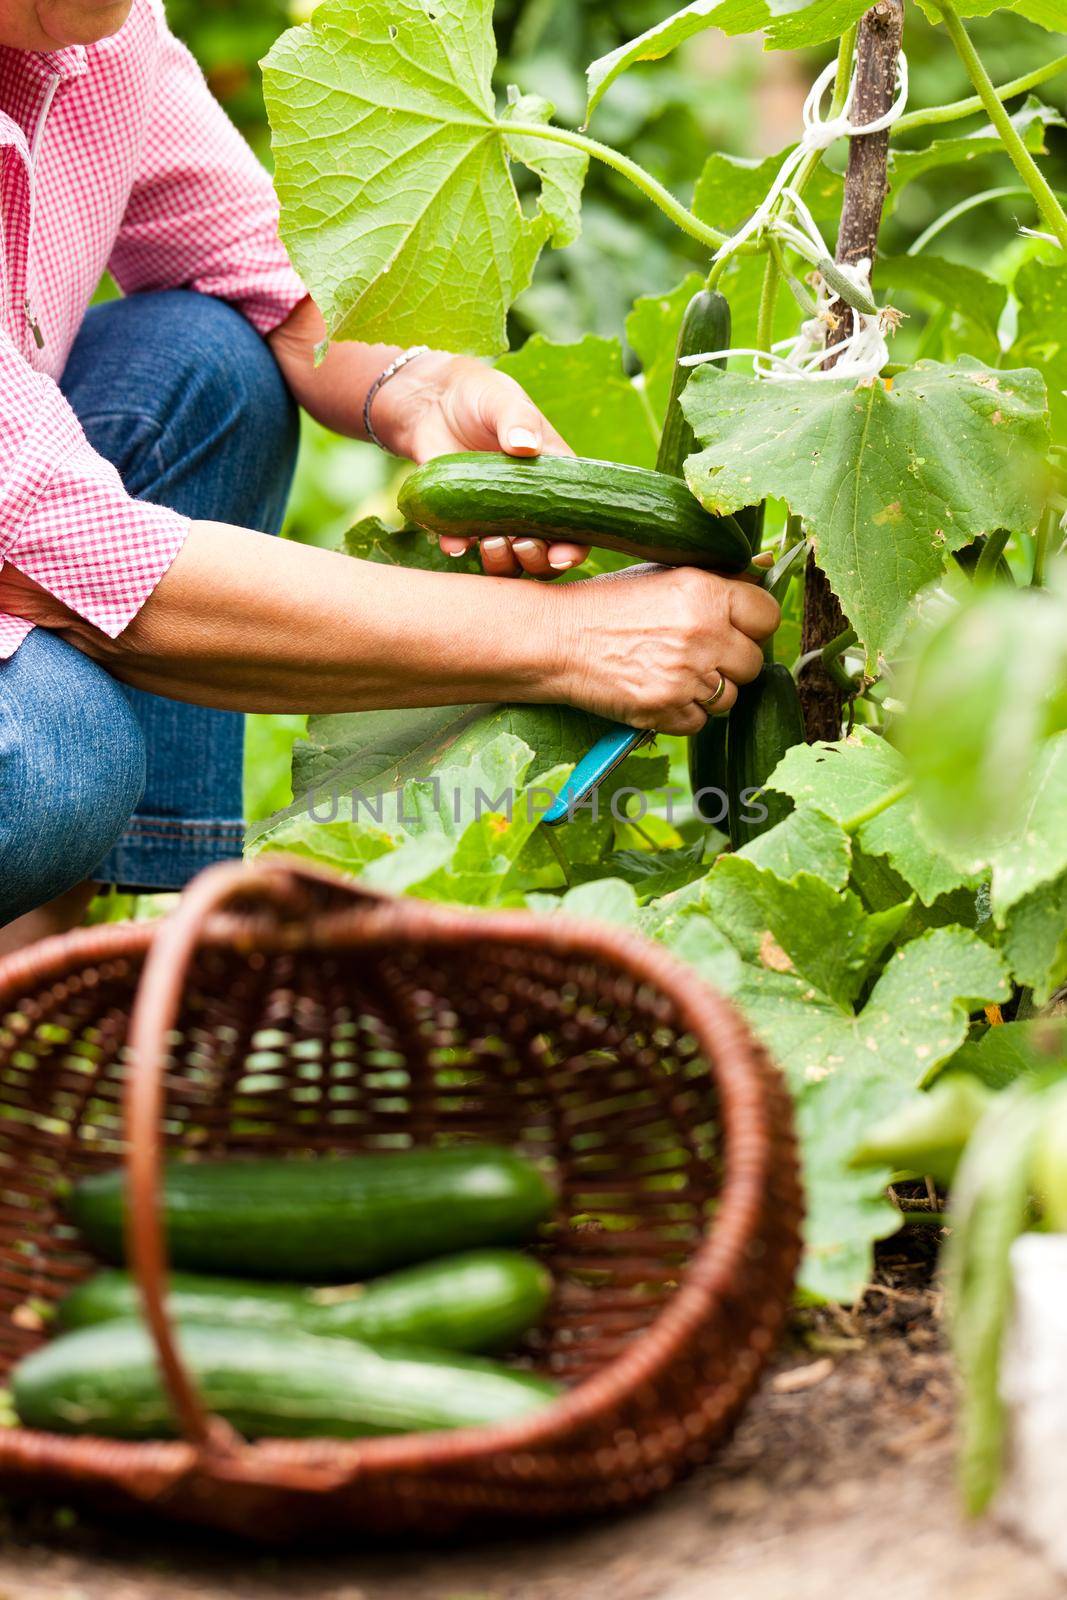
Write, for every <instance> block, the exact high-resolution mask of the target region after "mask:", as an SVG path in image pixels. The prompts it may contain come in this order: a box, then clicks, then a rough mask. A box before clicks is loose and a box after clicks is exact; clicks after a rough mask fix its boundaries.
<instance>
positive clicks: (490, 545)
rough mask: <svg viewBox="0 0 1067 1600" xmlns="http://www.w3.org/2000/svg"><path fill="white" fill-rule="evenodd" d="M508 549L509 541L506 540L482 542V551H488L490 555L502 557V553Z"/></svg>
mask: <svg viewBox="0 0 1067 1600" xmlns="http://www.w3.org/2000/svg"><path fill="white" fill-rule="evenodd" d="M507 547H508V541H507V540H506V539H483V540H482V549H483V550H485V551H487V552H488V553H489V554H490V555H493V556H498V555H500V554H501V552H502V551H504V550H506V549H507Z"/></svg>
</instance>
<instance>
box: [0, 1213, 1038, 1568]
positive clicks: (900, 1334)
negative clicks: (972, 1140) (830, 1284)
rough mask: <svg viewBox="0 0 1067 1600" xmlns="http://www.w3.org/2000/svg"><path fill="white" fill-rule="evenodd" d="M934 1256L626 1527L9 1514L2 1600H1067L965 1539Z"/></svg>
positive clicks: (782, 1383) (825, 1338) (774, 1381)
mask: <svg viewBox="0 0 1067 1600" xmlns="http://www.w3.org/2000/svg"><path fill="white" fill-rule="evenodd" d="M924 1232H928V1233H930V1234H932V1232H933V1230H924ZM930 1243H932V1240H931V1241H930ZM929 1250H930V1244H929V1243H927V1242H926V1241H923V1242H922V1243H920V1244H918V1246H917V1247H916V1246H915V1245H913V1246H912V1247H910V1248H907V1249H905V1250H904V1251H903V1252H900V1250H899V1247H897V1251H898V1253H896V1254H894V1253H893V1252H892V1251H889V1252H883V1254H882V1256H881V1259H880V1262H879V1268H878V1273H877V1281H876V1283H875V1285H873V1286H872V1287H871V1288H870V1289H869V1291H868V1292H867V1294H866V1295H865V1297H864V1299H863V1302H862V1304H861V1305H860V1306H859V1307H858V1308H857V1309H856V1310H854V1311H852V1312H844V1311H840V1310H837V1309H834V1310H826V1309H823V1310H820V1311H819V1312H817V1313H810V1314H805V1315H804V1316H803V1317H802V1318H801V1319H800V1320H798V1321H797V1323H796V1324H795V1326H794V1330H793V1336H792V1339H791V1341H790V1344H789V1347H788V1348H787V1349H786V1350H785V1351H784V1352H783V1354H782V1356H781V1358H780V1360H779V1362H778V1363H777V1365H776V1367H775V1370H774V1372H773V1373H772V1374H771V1375H770V1377H769V1378H768V1380H767V1382H766V1383H765V1385H764V1387H763V1389H762V1391H761V1393H760V1395H759V1396H758V1398H757V1399H756V1400H755V1401H754V1402H753V1404H752V1405H751V1407H750V1408H749V1411H748V1413H747V1415H746V1417H745V1418H744V1420H743V1422H742V1424H741V1426H740V1428H739V1429H738V1431H737V1434H736V1435H735V1437H734V1439H733V1441H732V1443H731V1444H730V1445H729V1446H728V1447H727V1448H726V1449H725V1450H724V1451H722V1452H721V1454H720V1455H719V1456H718V1457H717V1459H716V1460H715V1462H714V1463H713V1464H712V1465H710V1466H709V1467H707V1468H705V1469H704V1470H703V1471H701V1472H700V1473H698V1474H697V1475H695V1476H694V1477H693V1478H691V1479H690V1480H689V1481H688V1482H687V1483H686V1484H684V1485H683V1486H682V1487H680V1488H679V1489H676V1490H675V1491H674V1492H673V1493H671V1494H669V1495H667V1496H665V1497H664V1498H663V1499H662V1500H660V1501H659V1502H657V1503H656V1504H655V1505H653V1506H651V1507H649V1508H647V1509H645V1510H643V1511H641V1512H639V1513H637V1514H635V1515H631V1516H630V1517H627V1518H625V1519H620V1520H618V1521H613V1522H610V1523H604V1522H601V1523H598V1524H596V1525H593V1526H587V1527H585V1528H580V1529H576V1530H571V1531H565V1532H556V1533H553V1534H547V1533H546V1534H543V1535H541V1536H537V1535H533V1536H531V1537H530V1538H528V1539H525V1540H521V1541H511V1542H509V1543H506V1544H505V1543H495V1544H485V1545H482V1546H480V1547H477V1548H466V1549H443V1550H433V1549H427V1550H415V1549H407V1550H405V1551H404V1552H402V1553H398V1554H396V1555H388V1554H383V1553H380V1552H379V1553H368V1554H359V1553H353V1552H349V1553H345V1554H338V1553H333V1554H328V1555H311V1554H309V1553H308V1552H307V1551H306V1550H299V1551H294V1552H292V1553H290V1554H286V1555H281V1556H279V1555H276V1554H272V1555H269V1556H257V1555H251V1556H250V1554H249V1552H248V1550H247V1548H243V1549H237V1548H235V1547H234V1546H232V1545H225V1544H220V1543H218V1542H217V1541H209V1540H207V1539H205V1538H203V1537H201V1536H197V1535H196V1534H194V1533H191V1532H187V1531H179V1532H174V1531H169V1532H167V1531H162V1532H161V1531H159V1530H158V1529H155V1530H153V1529H152V1528H151V1527H148V1526H146V1527H144V1528H142V1529H138V1530H132V1529H131V1528H130V1527H129V1525H128V1524H127V1525H126V1526H124V1527H123V1528H121V1529H119V1528H117V1527H115V1526H107V1525H102V1524H99V1523H94V1522H92V1521H88V1520H84V1519H81V1518H78V1517H75V1516H74V1515H73V1514H72V1513H70V1512H60V1513H58V1514H57V1513H56V1512H55V1511H52V1510H40V1509H37V1510H31V1511H27V1510H25V1509H24V1508H15V1507H9V1508H7V1509H6V1510H5V1511H4V1512H3V1523H2V1528H0V1533H2V1544H0V1600H208V1597H211V1600H816V1597H818V1600H824V1597H826V1596H833V1597H835V1600H837V1597H841V1600H885V1597H886V1596H887V1595H892V1597H893V1600H1024V1597H1025V1600H1060V1597H1063V1600H1067V1582H1064V1581H1062V1580H1060V1579H1057V1578H1056V1577H1055V1576H1054V1574H1053V1573H1051V1572H1050V1570H1049V1569H1048V1567H1047V1566H1046V1565H1045V1563H1044V1562H1043V1561H1042V1560H1041V1559H1040V1557H1039V1556H1037V1555H1036V1554H1035V1553H1034V1552H1032V1551H1028V1550H1025V1549H1023V1548H1022V1547H1020V1546H1019V1545H1017V1544H1016V1543H1014V1542H1013V1541H1012V1540H1011V1539H1009V1538H1008V1537H1007V1536H1005V1535H1004V1534H1002V1533H1001V1532H1000V1531H999V1530H998V1529H997V1528H996V1526H995V1525H993V1524H991V1523H989V1522H985V1523H982V1524H979V1525H968V1524H965V1523H964V1522H963V1520H962V1519H961V1516H960V1513H959V1510H958V1505H957V1499H956V1495H955V1488H954V1483H953V1470H954V1469H953V1420H952V1418H953V1396H952V1376H951V1369H950V1366H949V1361H948V1357H947V1355H946V1352H945V1349H944V1341H943V1335H942V1330H941V1315H940V1313H941V1304H940V1293H939V1290H938V1287H937V1285H936V1282H934V1281H931V1278H930V1273H929Z"/></svg>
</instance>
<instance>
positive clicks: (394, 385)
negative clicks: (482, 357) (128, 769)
mask: <svg viewBox="0 0 1067 1600" xmlns="http://www.w3.org/2000/svg"><path fill="white" fill-rule="evenodd" d="M325 333H326V324H325V323H324V321H323V319H322V313H321V312H320V311H319V309H318V307H317V306H316V305H315V303H314V301H313V300H310V299H307V300H303V301H301V303H300V305H298V306H297V307H296V308H295V309H294V310H293V311H292V312H291V313H290V315H289V316H288V317H287V318H286V320H285V321H284V322H283V323H282V324H281V325H280V327H277V328H275V329H274V331H273V332H272V333H269V334H268V335H267V340H268V343H269V344H270V347H271V350H272V351H273V352H274V356H275V359H276V360H277V362H278V365H279V366H280V367H281V369H282V372H283V373H284V375H285V379H286V382H287V383H288V385H289V388H290V389H291V390H292V393H293V395H294V397H295V398H296V400H297V401H298V402H299V404H300V405H301V406H302V407H303V408H304V410H305V411H307V412H308V413H309V415H311V416H313V417H314V418H315V420H316V421H317V422H321V423H322V424H323V425H324V426H325V427H327V428H331V429H332V430H333V432H334V433H340V434H345V435H347V436H348V437H350V438H354V439H365V438H366V437H367V434H366V431H365V429H364V426H363V404H364V401H365V400H366V397H367V393H368V391H369V389H370V387H371V384H372V383H373V382H374V380H375V378H377V377H378V375H379V374H380V373H382V372H384V371H385V369H386V367H387V366H388V365H389V363H390V362H391V361H392V360H393V359H394V358H395V357H396V356H398V355H399V354H400V350H399V347H398V346H397V345H388V344H358V343H355V342H347V341H346V342H339V343H337V344H332V345H331V346H330V348H329V350H328V351H327V354H326V357H325V359H324V360H323V361H320V362H319V364H318V366H316V365H315V346H316V345H317V344H318V343H319V341H320V340H321V339H322V338H324V336H325ZM371 421H372V424H373V427H374V431H375V433H376V434H377V435H378V438H379V439H380V440H381V441H382V443H383V444H384V445H386V447H387V448H388V449H390V450H391V451H392V452H393V453H394V455H398V456H407V457H408V459H409V460H411V461H429V460H430V459H431V458H432V457H433V456H442V455H448V454H450V453H451V452H453V451H456V450H503V451H505V452H506V453H507V454H508V455H513V456H536V455H539V454H540V453H541V451H542V450H547V451H548V452H550V453H551V454H553V455H573V453H574V452H573V451H572V450H571V449H570V447H569V445H567V444H566V443H565V442H564V441H563V439H561V438H560V436H559V434H558V433H557V432H556V430H555V429H554V428H553V427H552V426H551V424H550V423H549V422H548V421H547V419H546V418H545V417H543V416H542V415H541V413H540V411H538V409H537V407H536V406H535V405H534V403H533V401H532V400H531V399H530V398H529V396H528V395H527V394H525V393H524V391H523V389H522V388H521V387H520V385H519V384H517V383H516V382H515V380H514V378H509V377H508V376H507V375H506V373H503V372H497V371H495V370H494V369H493V368H492V367H491V366H489V365H487V363H486V362H484V361H475V360H473V359H471V358H470V357H467V356H456V355H450V354H449V353H448V352H447V351H440V350H433V351H430V352H428V353H427V354H426V355H423V356H419V358H418V360H417V361H413V362H411V364H410V365H409V366H406V367H403V368H402V369H401V370H400V371H399V372H398V373H397V374H396V375H395V377H392V378H390V379H389V381H388V383H385V384H383V385H382V387H381V389H380V390H379V391H378V393H377V394H376V395H375V397H374V400H373V403H372V417H371ZM471 543H473V541H472V540H469V539H444V540H442V541H441V547H442V549H444V550H445V551H447V552H448V553H449V554H451V555H462V554H463V552H464V551H465V550H466V549H467V547H468V545H469V544H471ZM585 554H586V552H585V550H584V548H583V547H582V546H581V545H578V544H568V543H557V544H552V545H546V544H545V543H544V541H543V540H540V539H520V540H515V541H512V540H509V539H488V540H486V541H485V542H484V543H483V545H482V563H483V565H484V567H485V570H486V572H488V573H491V574H492V575H493V576H494V577H501V578H506V577H512V576H515V575H517V574H518V573H520V572H526V573H528V574H529V575H530V576H531V577H536V578H551V577H555V576H556V575H557V574H558V573H560V572H565V571H567V569H568V568H570V567H574V566H577V565H578V564H579V562H580V561H582V559H583V558H584V556H585Z"/></svg>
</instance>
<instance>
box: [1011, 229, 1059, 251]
mask: <svg viewBox="0 0 1067 1600" xmlns="http://www.w3.org/2000/svg"><path fill="white" fill-rule="evenodd" d="M1019 232H1020V233H1021V234H1024V235H1025V236H1026V238H1027V239H1042V240H1043V241H1044V242H1045V244H1055V245H1058V246H1059V248H1060V249H1061V250H1062V249H1063V248H1064V246H1063V241H1062V239H1057V237H1056V235H1055V234H1054V233H1042V232H1041V230H1040V229H1039V228H1020V229H1019Z"/></svg>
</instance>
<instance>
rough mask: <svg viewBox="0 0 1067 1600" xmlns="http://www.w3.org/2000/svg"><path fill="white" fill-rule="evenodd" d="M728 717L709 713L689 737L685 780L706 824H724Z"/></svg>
mask: <svg viewBox="0 0 1067 1600" xmlns="http://www.w3.org/2000/svg"><path fill="white" fill-rule="evenodd" d="M729 724H730V719H729V717H709V718H708V720H707V722H706V723H705V724H704V726H703V727H702V728H701V730H700V732H699V733H694V734H691V735H690V738H689V783H690V786H691V788H692V790H693V803H694V805H695V807H696V811H697V815H698V816H699V817H700V818H701V820H702V821H703V822H706V823H708V825H709V826H710V827H713V828H722V830H723V831H724V832H725V831H726V828H727V826H728V823H727V816H728V810H729V807H728V802H727V795H728V794H729V792H730V791H729V789H728V788H727V782H728V772H727V764H726V739H727V733H728V731H729Z"/></svg>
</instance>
